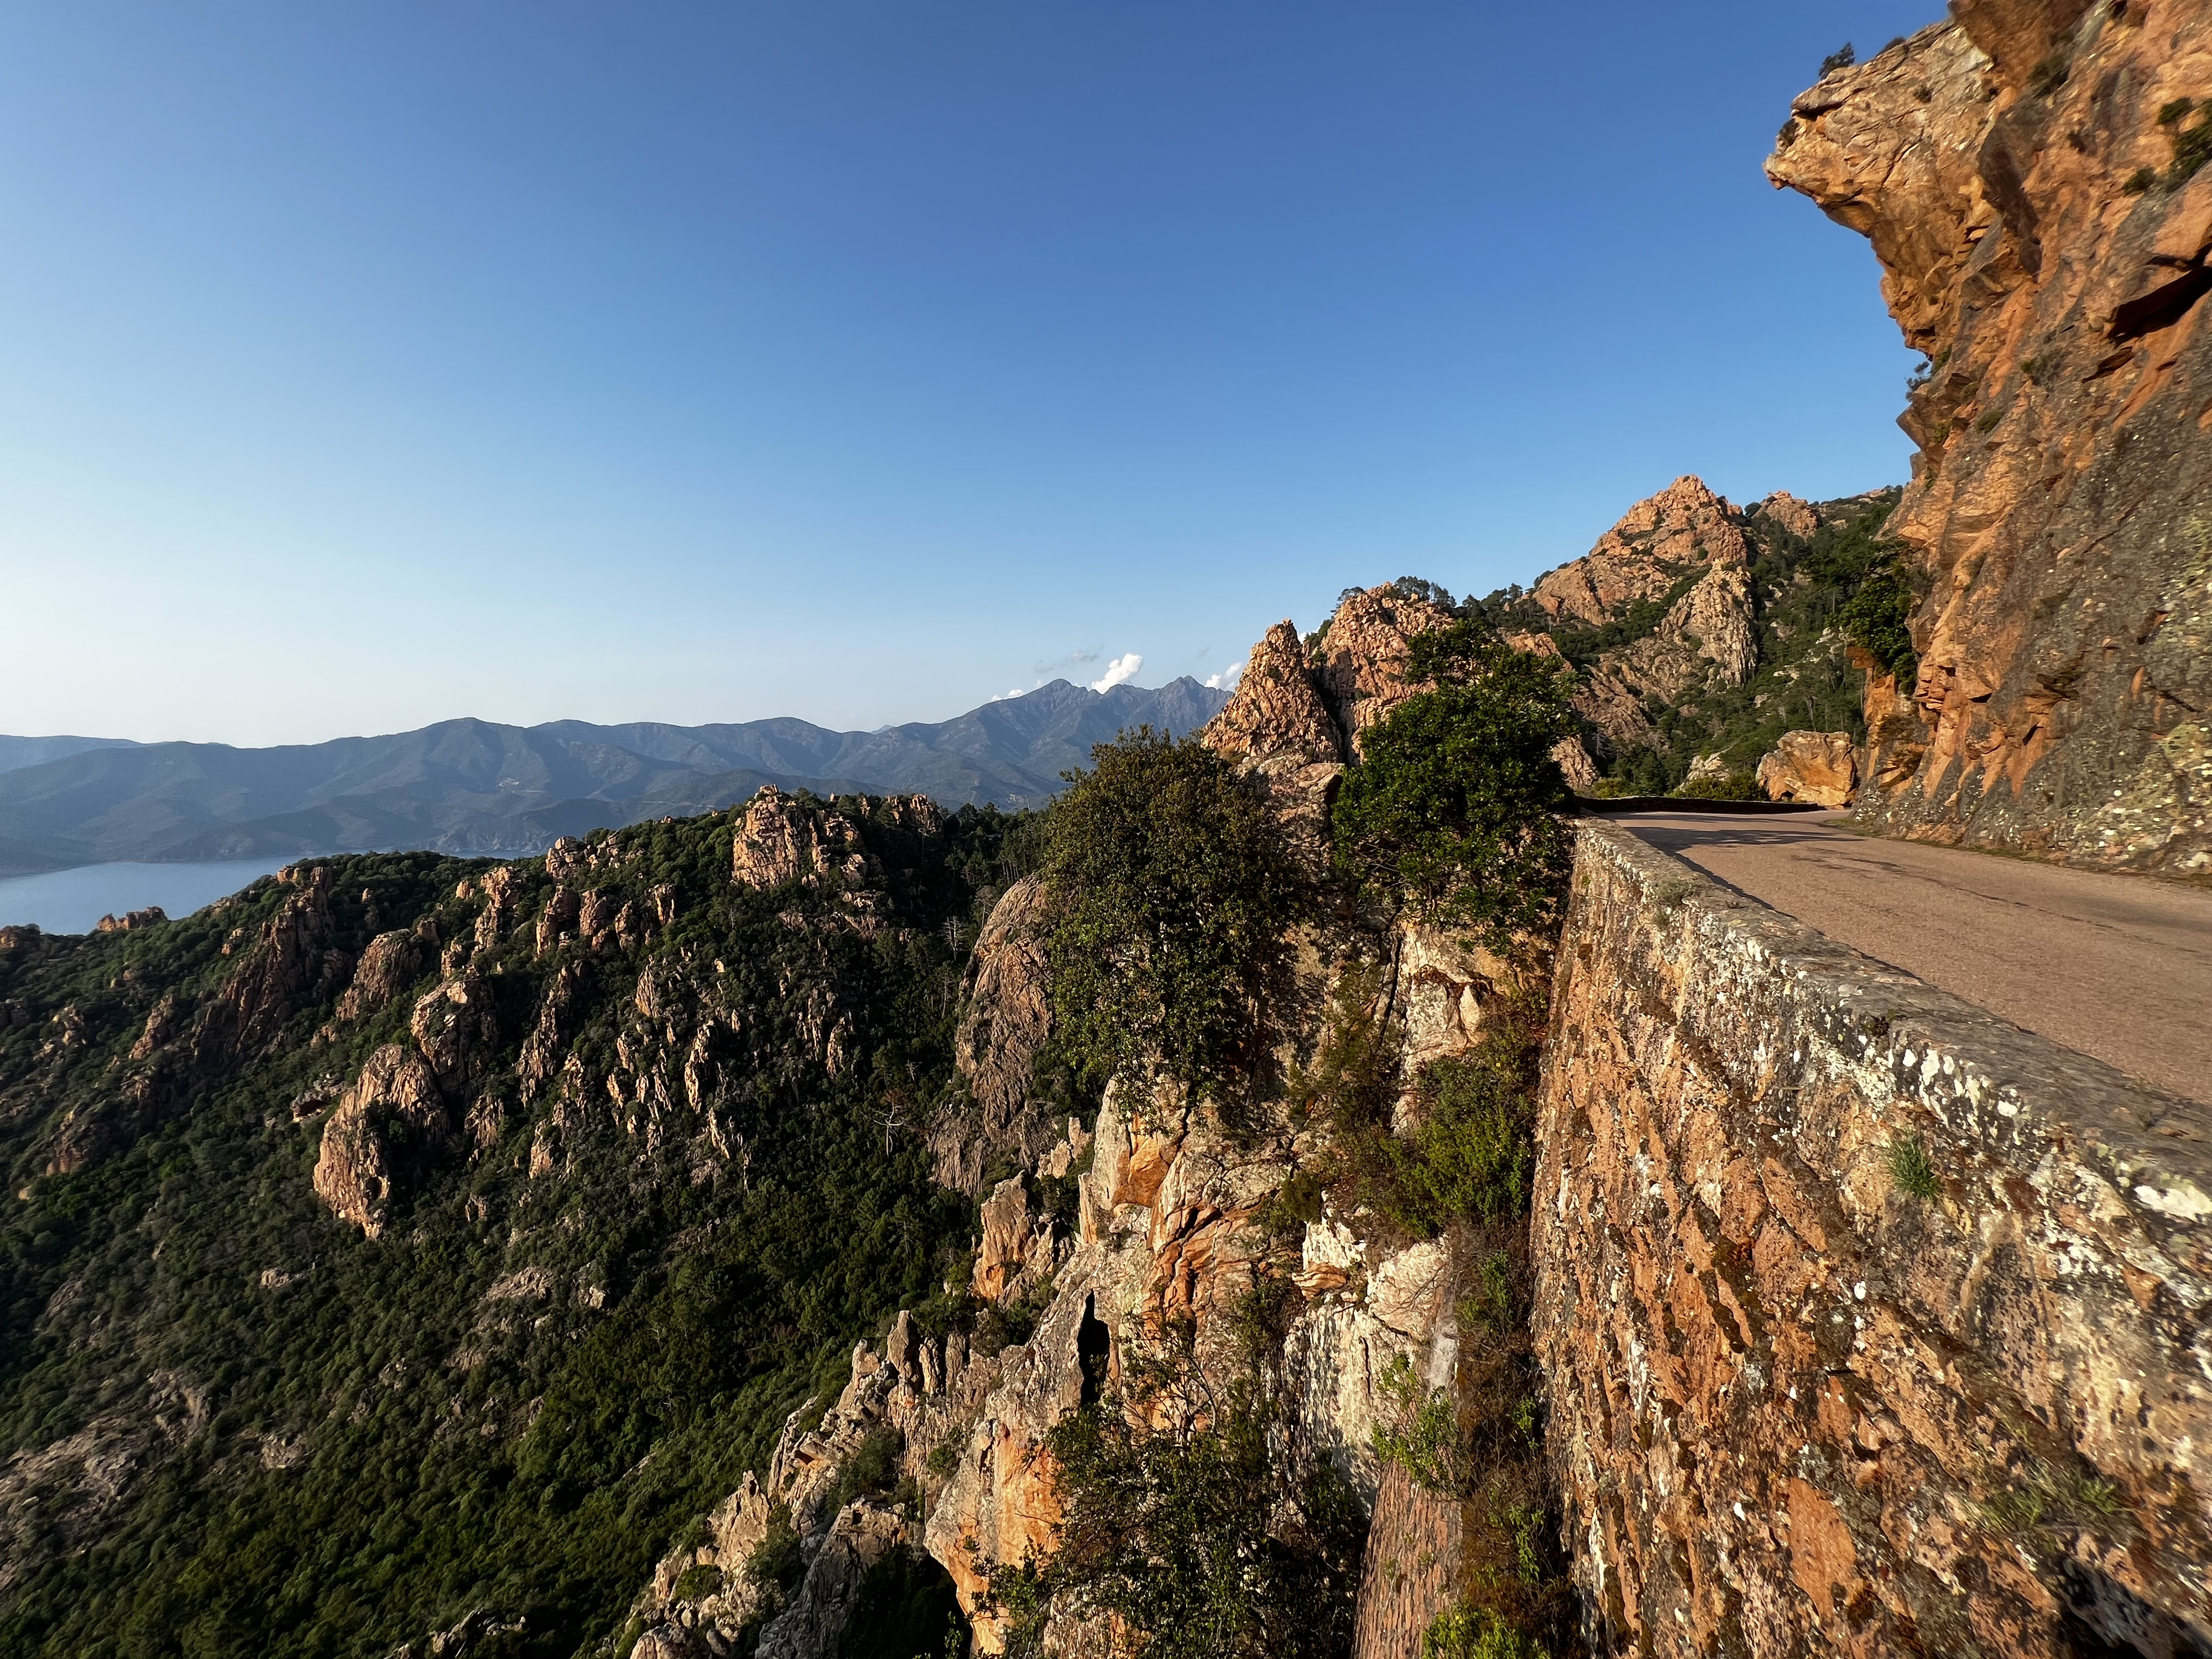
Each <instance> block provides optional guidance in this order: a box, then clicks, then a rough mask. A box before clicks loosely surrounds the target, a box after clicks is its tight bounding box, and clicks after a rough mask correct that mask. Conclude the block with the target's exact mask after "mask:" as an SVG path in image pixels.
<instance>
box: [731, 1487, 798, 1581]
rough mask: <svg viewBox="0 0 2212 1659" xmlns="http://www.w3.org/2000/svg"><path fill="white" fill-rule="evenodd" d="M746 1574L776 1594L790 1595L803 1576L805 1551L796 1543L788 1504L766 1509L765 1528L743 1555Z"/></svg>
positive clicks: (796, 1529)
mask: <svg viewBox="0 0 2212 1659" xmlns="http://www.w3.org/2000/svg"><path fill="white" fill-rule="evenodd" d="M745 1577H747V1578H750V1580H751V1581H752V1582H753V1583H755V1584H757V1585H758V1586H759V1587H760V1588H761V1589H763V1590H766V1591H768V1592H769V1593H770V1594H771V1595H776V1596H787V1595H790V1594H791V1593H792V1591H793V1590H795V1589H798V1588H799V1580H800V1579H802V1578H804V1577H806V1554H805V1551H804V1550H802V1549H801V1548H800V1547H799V1528H796V1527H794V1526H793V1524H792V1522H791V1506H790V1505H789V1504H776V1505H775V1507H773V1508H772V1509H770V1510H769V1512H768V1530H767V1531H766V1532H764V1533H763V1534H762V1535H761V1541H760V1542H759V1543H757V1544H756V1545H754V1546H753V1553H751V1554H750V1556H748V1557H746V1559H745Z"/></svg>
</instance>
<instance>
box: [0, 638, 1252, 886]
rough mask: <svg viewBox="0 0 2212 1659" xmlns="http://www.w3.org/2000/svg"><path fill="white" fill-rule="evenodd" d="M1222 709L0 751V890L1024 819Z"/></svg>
mask: <svg viewBox="0 0 2212 1659" xmlns="http://www.w3.org/2000/svg"><path fill="white" fill-rule="evenodd" d="M1228 700H1229V693H1228V692H1226V691H1222V690H1212V689H1210V688H1208V687H1206V686H1204V685H1201V684H1199V683H1198V682H1197V681H1196V680H1194V679H1191V678H1188V677H1187V676H1186V677H1185V678H1181V679H1177V680H1175V681H1172V682H1170V684H1166V685H1164V686H1161V687H1159V688H1158V689H1157V690H1143V689H1140V688H1139V687H1136V686H1132V685H1117V686H1114V687H1112V688H1111V689H1109V690H1106V691H1103V692H1097V691H1091V690H1086V689H1085V688H1084V687H1081V686H1078V685H1071V684H1068V682H1066V680H1054V681H1053V682H1052V683H1051V684H1049V685H1043V686H1040V687H1038V688H1037V690H1034V691H1031V692H1030V693H1028V694H1027V695H1026V696H1018V697H1008V698H1006V699H1005V700H1003V701H1001V702H988V703H985V704H984V705H983V706H982V707H981V708H975V709H970V710H969V712H968V713H967V714H962V715H960V716H959V717H957V719H954V720H942V721H939V722H936V723H934V724H930V723H919V724H915V725H910V726H886V727H885V728H884V729H883V730H882V731H880V732H831V731H826V730H824V729H823V727H821V726H811V725H809V724H808V723H807V722H806V721H805V720H748V721H744V722H743V723H741V724H737V725H729V726H661V725H656V724H652V723H640V724H636V725H631V726H592V725H589V724H586V722H584V721H582V720H555V721H553V722H551V723H550V724H548V725H544V726H501V725H497V724H495V723H494V722H492V721H489V720H444V721H441V722H440V723H439V724H437V725H435V726H424V727H423V728H422V730H420V731H418V732H398V733H395V734H393V735H392V736H388V737H376V738H337V739H336V740H334V741H332V742H330V743H318V744H293V745H287V746H284V747H282V748H275V749H234V748H232V747H230V746H229V745H228V744H215V743H146V744H140V743H131V742H127V741H124V740H119V739H118V740H107V739H102V738H14V737H0V875H24V874H29V873H33V872H38V871H41V870H58V869H64V868H67V867H69V866H73V865H82V864H100V863H106V862H109V861H112V860H118V859H137V860H148V861H154V862H179V861H185V860H204V859H244V858H255V857H264V856H276V857H283V856H287V855H289V854H294V853H301V854H305V853H328V852H355V851H372V850H378V849H388V848H431V849H433V850H435V851H438V852H444V853H458V854H490V855H495V856H499V857H507V858H513V857H518V856H521V855H525V854H531V853H534V852H538V851H540V850H542V849H543V848H545V847H547V846H549V845H550V844H551V843H552V842H554V841H555V840H556V839H557V838H559V837H560V836H575V835H581V834H583V833H584V832H586V830H590V829H598V828H599V827H601V826H603V825H606V826H619V825H622V824H627V823H640V822H641V821H643V820H645V819H647V818H658V817H680V816H683V815H684V814H687V813H693V812H703V811H711V810H713V809H714V808H716V807H722V806H728V805H732V804H734V803H735V802H738V801H740V800H743V799H746V798H747V797H748V796H750V795H751V794H752V793H754V792H755V791H756V790H757V789H758V788H759V787H761V786H762V785H763V784H768V783H773V784H775V785H778V786H779V787H784V788H805V789H811V790H813V791H815V792H816V793H819V794H836V793H871V794H926V795H930V796H933V797H934V798H935V799H937V800H938V801H939V803H940V804H942V805H946V806H958V805H964V804H966V803H969V802H974V803H976V804H978V805H981V804H984V803H991V804H994V805H998V806H1000V807H1002V808H1008V809H1012V808H1016V807H1021V806H1034V805H1039V804H1041V803H1042V802H1043V801H1044V800H1045V799H1047V798H1048V797H1049V796H1050V795H1051V794H1052V793H1054V791H1055V790H1056V789H1058V788H1059V787H1060V774H1061V773H1062V772H1063V771H1066V769H1069V768H1071V767H1075V766H1080V765H1084V764H1086V763H1088V762H1089V760H1090V756H1091V745H1092V744H1096V743H1103V742H1106V741H1108V740H1109V739H1110V738H1113V736H1114V735H1115V733H1116V732H1120V731H1121V730H1122V729H1124V728H1125V727H1128V726H1138V725H1143V724H1149V725H1151V726H1154V727H1158V728H1163V729H1165V730H1167V731H1169V732H1174V733H1175V734H1176V735H1177V736H1182V735H1183V734H1185V733H1187V732H1194V731H1196V730H1197V729H1198V728H1199V727H1200V726H1203V725H1204V724H1205V723H1206V721H1207V720H1211V719H1212V718H1213V716H1214V715H1215V714H1218V712H1219V711H1220V709H1221V707H1222V705H1223V704H1224V703H1225V702H1228Z"/></svg>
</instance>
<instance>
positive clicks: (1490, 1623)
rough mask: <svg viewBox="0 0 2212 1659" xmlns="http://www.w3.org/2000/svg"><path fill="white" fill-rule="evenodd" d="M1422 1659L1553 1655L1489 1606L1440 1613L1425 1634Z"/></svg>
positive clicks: (1546, 1658)
mask: <svg viewBox="0 0 2212 1659" xmlns="http://www.w3.org/2000/svg"><path fill="white" fill-rule="evenodd" d="M1421 1659H1550V1654H1549V1651H1548V1650H1547V1649H1546V1648H1545V1647H1544V1646H1543V1644H1541V1643H1540V1642H1538V1641H1536V1640H1535V1638H1533V1637H1530V1636H1527V1635H1524V1634H1522V1632H1520V1631H1518V1630H1516V1629H1515V1628H1514V1626H1512V1625H1510V1624H1509V1623H1507V1622H1506V1620H1504V1619H1502V1618H1500V1617H1499V1616H1498V1614H1497V1613H1492V1611H1490V1610H1489V1609H1488V1608H1486V1607H1467V1606H1462V1607H1453V1608H1451V1609H1450V1610H1449V1611H1448V1612H1445V1613H1438V1614H1437V1618H1436V1622H1435V1623H1433V1624H1431V1626H1429V1628H1428V1630H1427V1631H1426V1632H1425V1633H1424V1634H1423V1636H1422V1638H1421Z"/></svg>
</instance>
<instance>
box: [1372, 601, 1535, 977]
mask: <svg viewBox="0 0 2212 1659" xmlns="http://www.w3.org/2000/svg"><path fill="white" fill-rule="evenodd" d="M1410 671H1411V672H1412V673H1413V675H1415V676H1416V677H1418V678H1424V679H1433V680H1435V681H1436V682H1437V689H1436V690H1433V691H1427V692H1422V693H1419V694H1418V695H1416V696H1412V697H1408V698H1407V700H1406V701H1405V702H1401V703H1400V704H1399V705H1398V706H1397V707H1396V708H1394V709H1392V710H1391V711H1390V712H1389V714H1387V715H1385V716H1384V717H1383V720H1381V721H1379V722H1378V723H1376V725H1374V726H1370V727H1369V728H1368V729H1367V730H1366V731H1365V732H1364V733H1362V734H1361V738H1360V760H1359V763H1358V764H1357V765H1355V766H1353V767H1352V769H1350V770H1349V771H1348V772H1347V773H1346V775H1345V779H1344V783H1343V786H1342V787H1341V788H1340V791H1339V792H1338V794H1337V799H1336V806H1335V809H1334V817H1333V828H1334V836H1335V848H1336V860H1337V864H1338V866H1339V867H1340V869H1342V870H1344V871H1346V872H1347V873H1349V874H1350V875H1352V877H1353V878H1355V879H1356V880H1358V882H1359V883H1360V884H1361V885H1362V886H1363V887H1364V888H1365V889H1367V890H1370V891H1371V892H1374V893H1376V894H1377V895H1379V896H1383V897H1385V898H1386V899H1389V900H1390V901H1392V902H1396V903H1401V904H1404V905H1407V906H1409V907H1410V908H1413V910H1414V911H1415V912H1416V913H1417V914H1419V915H1421V916H1423V917H1425V918H1428V919H1430V920H1433V921H1441V922H1444V923H1446V924H1448V925H1452V926H1457V927H1465V928H1467V929H1468V930H1469V931H1470V932H1472V933H1475V934H1477V935H1478V936H1480V938H1481V939H1483V940H1484V942H1485V943H1486V944H1488V945H1490V946H1491V947H1492V949H1493V950H1495V951H1498V952H1499V953H1500V954H1501V955H1517V954H1520V953H1522V951H1525V950H1527V949H1528V945H1529V941H1530V940H1531V939H1534V938H1541V937H1546V936H1548V935H1549V934H1550V933H1552V932H1553V931H1554V930H1555V929H1556V927H1557V925H1558V921H1559V908H1560V904H1561V901H1562V899H1563V897H1564V896H1565V890H1566V877H1567V870H1568V864H1569V858H1570V842H1569V837H1568V835H1567V832H1566V830H1565V828H1564V826H1563V825H1562V824H1561V823H1560V821H1559V814H1560V813H1561V812H1563V811H1566V810H1568V809H1569V808H1570V807H1571V805H1572V803H1573V796H1572V794H1571V792H1570V791H1569V790H1568V788H1567V786H1566V780H1565V778H1564V777H1563V776H1562V775H1561V774H1560V771H1559V763H1557V762H1556V761H1554V760H1553V758H1552V753H1551V751H1552V750H1553V746H1554V745H1556V744H1558V743H1559V741H1560V739H1562V738H1566V737H1568V736H1571V734H1572V733H1573V732H1574V730H1575V722H1574V716H1573V714H1572V711H1571V708H1570V707H1569V704H1570V701H1571V698H1572V696H1573V695H1574V688H1575V682H1574V675H1573V672H1572V671H1571V670H1570V669H1568V668H1566V667H1565V665H1562V664H1560V663H1559V662H1557V661H1555V660H1554V659H1550V658H1547V657H1541V656H1538V655H1536V654H1534V653H1527V652H1520V651H1516V650H1514V649H1513V648H1512V647H1510V646H1508V645H1506V644H1505V643H1504V641H1501V640H1499V639H1498V637H1497V635H1494V634H1492V632H1491V631H1490V630H1489V629H1488V627H1487V626H1486V624H1483V623H1477V622H1473V621H1463V622H1461V623H1456V624H1455V625H1454V626H1453V627H1451V628H1450V629H1445V630H1443V631H1441V632H1437V633H1433V634H1427V635H1422V636H1420V637H1419V639H1417V640H1415V641H1413V655H1412V662H1411V666H1410Z"/></svg>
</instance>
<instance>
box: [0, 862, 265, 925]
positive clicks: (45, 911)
mask: <svg viewBox="0 0 2212 1659" xmlns="http://www.w3.org/2000/svg"><path fill="white" fill-rule="evenodd" d="M298 856H299V854H294V855H293V857H292V858H282V859H227V860H222V861H220V862H216V863H210V864H86V865H80V866H78V867H77V868H76V869H74V870H50V871H48V872H46V874H44V875H40V876H10V877H8V878H6V879H4V880H0V927H5V926H8V925H10V924H20V923H22V922H27V921H34V922H36V923H38V925H39V926H40V927H42V928H44V929H45V930H46V932H47V933H90V932H91V931H92V928H93V924H94V923H95V922H97V921H99V920H100V918H101V917H102V916H111V915H112V916H119V915H122V914H123V913H124V912H125V910H143V909H144V908H146V907H147V906H148V905H149V904H158V905H160V906H161V908H162V909H163V910H165V911H167V913H168V914H169V915H172V916H186V915H191V913H192V912H193V911H195V910H197V909H198V908H200V907H201V906H202V905H206V904H212V903H214V902H216V900H217V899H219V898H223V897H226V896H228V895H230V894H232V893H235V892H236V891H237V890H239V889H240V888H241V887H244V886H246V884H249V883H251V882H252V881H254V880H256V879H258V878H260V877H262V876H265V875H267V874H269V872H270V871H272V870H281V869H283V867H284V866H286V865H288V864H290V863H292V862H293V861H294V860H295V859H296V858H297V857H298Z"/></svg>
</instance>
